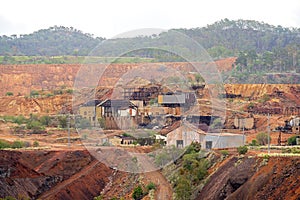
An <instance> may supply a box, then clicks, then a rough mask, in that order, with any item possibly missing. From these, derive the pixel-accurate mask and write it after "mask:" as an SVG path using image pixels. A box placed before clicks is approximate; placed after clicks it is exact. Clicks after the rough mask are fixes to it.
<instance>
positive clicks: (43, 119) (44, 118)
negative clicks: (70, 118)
mask: <svg viewBox="0 0 300 200" xmlns="http://www.w3.org/2000/svg"><path fill="white" fill-rule="evenodd" d="M39 121H40V122H41V124H42V125H44V126H49V124H50V122H51V118H50V117H49V116H48V115H45V116H42V117H41V118H40V120H39Z"/></svg>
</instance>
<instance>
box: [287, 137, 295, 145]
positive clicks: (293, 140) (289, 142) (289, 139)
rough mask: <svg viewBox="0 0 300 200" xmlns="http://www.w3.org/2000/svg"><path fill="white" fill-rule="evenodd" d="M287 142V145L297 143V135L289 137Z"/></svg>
mask: <svg viewBox="0 0 300 200" xmlns="http://www.w3.org/2000/svg"><path fill="white" fill-rule="evenodd" d="M287 142H288V145H296V144H297V136H292V137H289V138H288V140H287Z"/></svg>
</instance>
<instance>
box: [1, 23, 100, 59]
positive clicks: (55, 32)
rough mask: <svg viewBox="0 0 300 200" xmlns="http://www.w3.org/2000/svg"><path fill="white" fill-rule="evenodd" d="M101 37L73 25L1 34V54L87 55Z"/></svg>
mask: <svg viewBox="0 0 300 200" xmlns="http://www.w3.org/2000/svg"><path fill="white" fill-rule="evenodd" d="M102 40H103V38H94V37H92V35H91V34H86V33H82V32H81V31H79V30H77V29H74V28H73V27H70V28H69V27H64V26H54V27H50V28H48V29H42V30H39V31H36V32H34V33H32V34H25V35H20V36H19V37H17V35H12V36H10V37H8V36H5V35H4V36H1V37H0V54H1V55H27V56H54V55H87V54H88V53H89V52H90V50H91V49H93V48H94V47H95V46H97V45H98V44H99V42H101V41H102Z"/></svg>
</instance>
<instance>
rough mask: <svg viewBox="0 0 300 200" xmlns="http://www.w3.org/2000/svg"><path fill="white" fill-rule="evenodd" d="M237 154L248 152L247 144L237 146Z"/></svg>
mask: <svg viewBox="0 0 300 200" xmlns="http://www.w3.org/2000/svg"><path fill="white" fill-rule="evenodd" d="M237 150H238V152H239V154H240V155H241V154H246V153H247V152H248V147H247V146H240V147H238V148H237Z"/></svg>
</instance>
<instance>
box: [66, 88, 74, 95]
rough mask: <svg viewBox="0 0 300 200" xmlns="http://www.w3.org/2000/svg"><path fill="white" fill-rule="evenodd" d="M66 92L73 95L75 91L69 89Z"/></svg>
mask: <svg viewBox="0 0 300 200" xmlns="http://www.w3.org/2000/svg"><path fill="white" fill-rule="evenodd" d="M66 92H67V93H68V94H73V92H74V90H72V89H67V91H66Z"/></svg>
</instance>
